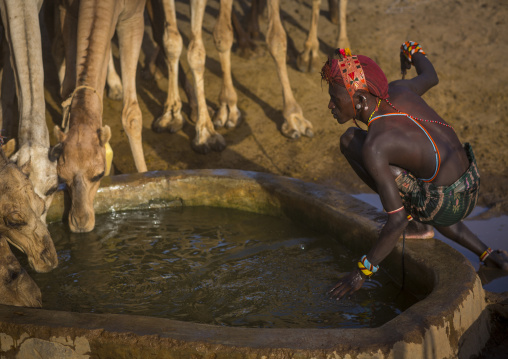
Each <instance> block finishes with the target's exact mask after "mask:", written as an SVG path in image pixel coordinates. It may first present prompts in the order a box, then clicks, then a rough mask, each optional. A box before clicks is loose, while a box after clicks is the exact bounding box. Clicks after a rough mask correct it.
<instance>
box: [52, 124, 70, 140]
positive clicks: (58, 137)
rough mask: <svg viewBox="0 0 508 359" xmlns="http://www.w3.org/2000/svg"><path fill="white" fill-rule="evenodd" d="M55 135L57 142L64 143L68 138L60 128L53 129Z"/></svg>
mask: <svg viewBox="0 0 508 359" xmlns="http://www.w3.org/2000/svg"><path fill="white" fill-rule="evenodd" d="M53 134H54V135H55V137H56V140H57V142H63V141H65V138H66V137H67V135H66V134H65V133H64V132H63V131H62V130H61V129H60V127H58V126H55V127H54V128H53Z"/></svg>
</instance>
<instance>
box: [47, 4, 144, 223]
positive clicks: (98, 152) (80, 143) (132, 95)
mask: <svg viewBox="0 0 508 359" xmlns="http://www.w3.org/2000/svg"><path fill="white" fill-rule="evenodd" d="M144 8H145V1H144V0H141V1H137V0H126V1H114V0H81V1H76V0H66V1H64V0H63V4H62V5H61V6H60V10H61V11H62V15H61V18H62V19H63V21H62V22H61V24H62V34H63V36H64V37H65V39H64V44H66V45H67V46H69V45H71V47H72V45H73V44H75V46H76V47H75V51H74V50H69V49H66V59H65V63H66V74H65V79H64V85H63V91H64V93H63V95H64V96H69V97H68V101H67V104H68V106H69V110H68V115H67V117H66V118H64V121H63V123H64V131H62V130H61V129H60V128H59V127H58V126H56V127H55V137H56V138H57V140H58V144H57V145H55V146H54V147H53V150H52V155H54V156H55V157H56V158H58V164H57V171H58V175H59V176H60V178H61V180H62V181H63V182H65V184H66V186H67V189H68V191H69V194H70V198H71V206H70V209H69V215H68V223H69V228H70V230H71V231H72V232H90V231H91V230H93V228H94V226H95V213H94V208H93V201H94V197H95V194H96V193H97V190H98V188H99V184H100V180H101V178H102V177H103V176H104V175H105V171H106V146H107V145H108V141H109V139H110V138H111V130H110V128H109V126H107V125H104V126H103V124H102V96H103V92H104V86H105V81H106V73H107V67H108V61H110V56H111V55H110V50H111V39H112V37H113V35H114V33H115V29H116V32H117V34H118V40H119V45H120V62H121V74H122V85H123V96H122V98H123V110H122V124H123V128H124V130H125V132H126V134H127V136H128V138H129V143H130V146H131V151H132V154H133V157H134V162H135V165H136V169H137V171H138V172H145V171H146V170H147V167H146V163H145V159H144V154H143V147H142V142H141V130H142V127H143V123H142V118H141V110H140V108H139V104H138V100H137V95H136V67H137V62H138V58H139V53H140V50H141V42H142V38H143V31H144V19H143V12H144ZM70 14H75V16H76V17H77V18H78V21H77V24H76V21H75V20H74V21H73V20H72V16H70ZM75 25H77V28H75ZM73 39H74V40H73ZM76 40H77V41H76ZM71 91H72V92H71Z"/></svg>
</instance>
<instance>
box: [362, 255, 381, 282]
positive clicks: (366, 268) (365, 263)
mask: <svg viewBox="0 0 508 359" xmlns="http://www.w3.org/2000/svg"><path fill="white" fill-rule="evenodd" d="M358 268H360V270H361V271H362V273H363V274H365V275H366V276H367V277H370V276H371V275H373V274H374V273H376V272H377V271H378V270H379V266H373V265H372V264H371V263H370V262H369V260H368V259H367V256H366V255H364V256H363V257H362V258H361V259H360V261H359V262H358Z"/></svg>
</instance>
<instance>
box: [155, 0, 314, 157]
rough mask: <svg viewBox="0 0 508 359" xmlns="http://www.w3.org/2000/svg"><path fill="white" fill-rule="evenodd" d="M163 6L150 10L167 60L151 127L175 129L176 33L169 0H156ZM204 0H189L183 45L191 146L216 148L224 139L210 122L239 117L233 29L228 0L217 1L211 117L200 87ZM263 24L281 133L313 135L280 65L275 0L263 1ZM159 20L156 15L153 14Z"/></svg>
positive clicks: (282, 49) (281, 40)
mask: <svg viewBox="0 0 508 359" xmlns="http://www.w3.org/2000/svg"><path fill="white" fill-rule="evenodd" d="M159 4H161V5H162V8H163V10H162V11H159V12H157V11H156V12H155V13H156V14H157V13H160V14H163V16H164V25H165V28H164V35H163V44H162V47H163V48H164V51H165V54H166V60H167V63H168V73H169V76H168V82H169V84H168V96H167V100H166V103H165V105H164V112H163V115H162V116H161V117H159V118H157V119H156V120H155V121H154V123H153V124H152V128H153V129H154V130H155V131H157V132H162V131H170V132H175V131H178V130H179V129H180V128H181V127H182V123H183V120H182V115H181V107H182V104H181V99H180V97H179V94H178V76H177V75H178V66H179V65H178V60H179V57H180V54H181V51H182V46H183V45H182V37H181V35H180V33H179V31H178V28H177V24H176V11H175V3H174V0H160V2H159ZM205 6H206V0H191V2H190V10H191V40H190V43H189V48H188V51H187V60H188V63H189V67H190V69H191V72H192V75H193V79H194V91H195V98H196V101H197V108H198V115H197V120H196V125H195V128H196V136H195V138H194V139H193V141H192V147H193V149H194V150H195V151H197V152H200V153H208V152H209V151H210V150H214V151H222V150H223V149H224V148H225V146H226V143H225V141H224V138H223V137H222V135H220V134H219V133H218V132H217V131H216V130H215V128H219V127H223V126H225V127H226V128H232V127H235V126H236V125H237V124H238V123H239V122H240V119H241V114H240V111H239V109H238V106H237V94H236V91H235V89H234V86H233V81H232V75H231V46H232V44H233V29H232V25H231V11H232V0H221V1H220V13H219V17H218V20H217V24H216V26H215V28H214V30H213V36H214V42H215V45H216V47H217V50H218V51H219V57H220V62H221V67H222V72H223V85H222V89H221V92H220V95H219V110H218V111H216V113H215V114H214V118H213V121H212V119H211V117H210V115H209V113H208V108H207V106H206V98H205V89H204V70H205V57H206V53H205V48H204V45H203V40H202V32H201V29H202V23H203V15H204V10H205ZM268 17H269V26H268V31H267V36H266V37H267V42H268V48H269V51H270V54H271V55H272V57H273V59H274V61H275V65H276V68H277V74H278V76H279V80H280V83H281V85H282V92H283V102H284V103H283V107H284V109H283V116H284V123H283V124H282V133H283V134H284V135H285V136H287V137H289V138H292V139H297V138H299V137H300V136H301V135H305V136H309V137H312V136H313V135H314V133H313V130H312V124H311V123H310V122H309V121H307V120H306V119H305V118H304V116H303V112H302V109H301V107H300V105H299V104H298V103H297V101H296V99H295V97H294V95H293V92H292V90H291V85H290V82H289V77H288V73H287V67H286V48H287V39H286V32H285V31H284V28H283V27H282V23H281V21H280V1H279V0H272V1H269V2H268ZM155 21H161V20H155Z"/></svg>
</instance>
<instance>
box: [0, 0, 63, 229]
mask: <svg viewBox="0 0 508 359" xmlns="http://www.w3.org/2000/svg"><path fill="white" fill-rule="evenodd" d="M41 5H42V0H26V1H18V0H1V1H0V11H1V15H2V22H3V25H4V29H5V38H6V39H7V42H8V45H9V50H10V64H9V62H7V63H5V61H4V68H3V72H4V75H6V74H7V72H8V71H13V73H14V79H15V88H16V94H17V98H18V109H19V119H18V123H19V125H18V131H17V132H18V134H17V147H18V150H17V151H15V148H16V140H15V139H12V140H11V141H10V142H9V143H8V144H7V145H6V149H5V152H6V154H7V156H10V155H11V154H12V156H10V158H11V160H12V161H14V162H16V163H17V165H18V166H19V167H20V168H22V170H23V172H24V173H25V174H27V175H28V176H29V178H30V180H31V181H32V183H33V186H34V190H35V192H36V193H37V194H38V195H39V196H40V197H41V198H42V199H43V200H44V202H45V206H44V210H43V211H42V213H41V219H42V220H43V221H45V220H46V214H47V209H48V208H49V206H50V204H51V201H52V199H53V193H54V192H55V191H56V190H57V189H58V176H57V170H56V161H55V160H54V159H52V158H50V156H49V150H50V142H49V131H48V128H47V125H46V117H45V116H46V113H45V102H44V69H43V65H42V45H41V34H40V28H39V11H40V8H41ZM5 78H6V76H4V79H5ZM6 81H7V80H6ZM4 86H7V84H4ZM3 88H4V89H5V87H3ZM10 93H11V96H9V93H6V91H2V95H3V96H2V98H3V99H4V100H6V99H9V101H11V102H14V94H13V91H12V88H11V89H10ZM6 106H9V105H6ZM11 120H13V119H11ZM14 152H15V153H14ZM13 153H14V154H13Z"/></svg>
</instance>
